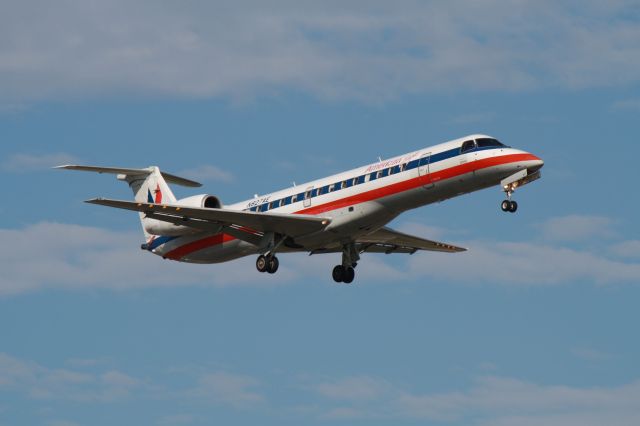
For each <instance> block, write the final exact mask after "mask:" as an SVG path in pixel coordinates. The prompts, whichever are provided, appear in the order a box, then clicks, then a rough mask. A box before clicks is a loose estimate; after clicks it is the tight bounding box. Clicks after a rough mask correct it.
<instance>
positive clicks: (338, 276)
mask: <svg viewBox="0 0 640 426" xmlns="http://www.w3.org/2000/svg"><path fill="white" fill-rule="evenodd" d="M331 275H332V276H333V280H334V281H335V282H337V283H341V282H342V280H343V278H344V275H345V274H344V268H343V267H342V265H336V267H335V268H333V272H332V273H331Z"/></svg>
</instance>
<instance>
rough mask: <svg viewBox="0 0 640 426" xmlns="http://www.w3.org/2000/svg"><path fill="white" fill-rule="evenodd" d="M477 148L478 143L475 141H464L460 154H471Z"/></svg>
mask: <svg viewBox="0 0 640 426" xmlns="http://www.w3.org/2000/svg"><path fill="white" fill-rule="evenodd" d="M475 147H476V142H475V141H473V140H471V141H464V143H463V144H462V146H461V147H460V154H464V153H465V152H469V151H471V150H472V149H474V148H475Z"/></svg>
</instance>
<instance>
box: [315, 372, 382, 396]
mask: <svg viewBox="0 0 640 426" xmlns="http://www.w3.org/2000/svg"><path fill="white" fill-rule="evenodd" d="M387 388H388V385H387V383H385V382H383V381H381V380H378V379H374V378H372V377H368V376H354V377H347V378H345V379H342V380H338V381H330V382H322V383H319V384H318V385H317V386H316V387H315V389H316V391H317V392H318V393H319V394H320V395H322V396H325V397H327V398H333V399H338V400H344V401H353V400H355V401H361V400H372V399H376V398H379V397H380V396H381V395H382V394H383V393H384V392H385V390H386V389H387Z"/></svg>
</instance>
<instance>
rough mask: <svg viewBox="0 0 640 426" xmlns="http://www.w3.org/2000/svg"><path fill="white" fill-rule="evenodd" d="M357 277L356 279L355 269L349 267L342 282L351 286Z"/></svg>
mask: <svg viewBox="0 0 640 426" xmlns="http://www.w3.org/2000/svg"><path fill="white" fill-rule="evenodd" d="M355 277H356V271H354V270H353V268H352V267H351V266H349V267H348V268H346V269H345V271H344V279H343V280H342V282H344V283H345V284H351V283H352V282H353V279H354V278H355Z"/></svg>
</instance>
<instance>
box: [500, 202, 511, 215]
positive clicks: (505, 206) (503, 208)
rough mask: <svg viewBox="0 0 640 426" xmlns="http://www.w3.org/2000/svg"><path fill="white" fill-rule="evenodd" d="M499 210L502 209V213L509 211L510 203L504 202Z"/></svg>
mask: <svg viewBox="0 0 640 426" xmlns="http://www.w3.org/2000/svg"><path fill="white" fill-rule="evenodd" d="M500 208H501V209H502V211H503V212H508V211H511V201H509V200H504V201H503V202H502V204H500Z"/></svg>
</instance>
